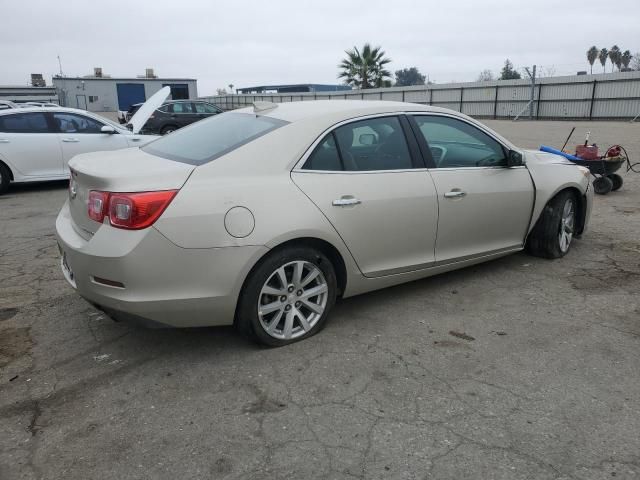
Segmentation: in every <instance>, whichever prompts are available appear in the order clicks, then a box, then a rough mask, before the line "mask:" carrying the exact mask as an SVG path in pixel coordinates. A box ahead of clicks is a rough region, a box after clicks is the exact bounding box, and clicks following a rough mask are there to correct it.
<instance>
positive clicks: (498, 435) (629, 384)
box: [0, 121, 640, 480]
mask: <svg viewBox="0 0 640 480" xmlns="http://www.w3.org/2000/svg"><path fill="white" fill-rule="evenodd" d="M487 123H488V124H489V125H490V126H492V127H493V128H495V129H496V130H498V131H499V132H501V133H503V134H504V135H505V136H507V137H509V138H510V139H512V140H513V141H514V142H515V143H517V144H519V145H522V146H525V147H533V148H535V147H537V146H538V145H539V144H540V143H547V144H551V145H556V146H559V145H562V143H563V142H564V137H565V136H566V135H567V133H568V131H569V129H570V127H571V126H572V125H576V126H577V129H576V133H575V136H574V142H577V141H579V140H580V138H584V137H583V135H584V133H585V132H586V130H590V131H591V139H592V140H594V141H596V142H597V143H599V144H600V145H602V146H604V144H612V143H622V144H623V145H625V146H627V148H628V151H629V153H630V154H631V155H632V157H633V158H635V159H636V160H640V135H639V134H640V124H635V125H632V124H629V123H621V122H620V123H613V122H611V123H607V122H591V123H587V122H575V123H570V122H533V123H529V122H518V123H513V122H505V121H493V122H491V121H490V122H487ZM574 142H572V143H574ZM623 177H624V180H625V185H624V186H623V187H622V190H621V191H620V192H617V193H612V194H609V195H608V196H597V197H596V202H595V208H594V212H593V217H592V223H591V229H590V231H589V232H588V233H587V234H585V235H584V237H583V239H582V240H580V241H577V242H575V243H574V245H573V249H572V251H571V252H570V254H569V255H568V256H566V257H565V258H563V259H560V260H556V261H549V260H543V259H538V258H533V257H529V256H527V255H526V254H517V255H512V256H509V257H506V258H503V259H500V260H497V261H493V262H491V263H486V264H483V265H479V266H475V267H471V268H467V269H465V270H461V271H457V272H452V273H449V274H445V275H440V276H437V277H433V278H430V279H426V280H422V281H418V282H414V283H410V284H406V285H402V286H399V287H395V288H391V289H388V290H384V291H380V292H375V293H371V294H367V295H363V296H360V297H356V298H352V299H348V300H345V301H342V302H340V303H339V304H338V305H337V306H336V308H335V310H334V312H333V317H332V319H331V321H330V322H329V324H328V326H327V328H326V329H325V330H324V331H323V332H321V333H320V334H319V335H316V336H315V337H313V338H311V339H309V340H307V341H304V342H301V343H297V344H294V345H291V346H288V347H285V348H280V349H265V348H261V347H258V346H255V345H253V344H250V343H248V342H247V341H245V340H244V339H243V338H241V337H240V336H238V335H237V334H236V333H235V332H234V331H233V329H231V328H210V329H197V330H144V329H138V328H133V327H130V326H128V325H125V324H119V323H114V322H112V321H111V320H109V319H108V318H105V317H104V316H103V315H102V314H100V313H99V312H97V311H96V310H94V309H93V308H92V307H90V306H89V305H88V304H87V303H85V302H84V301H83V300H82V299H80V298H79V297H78V296H77V295H76V294H75V293H74V292H73V291H72V290H71V288H70V287H68V286H67V284H66V282H65V281H64V279H63V277H62V274H61V272H60V269H59V259H58V253H57V247H56V242H55V237H54V220H55V217H56V214H57V212H58V210H59V208H60V207H61V205H62V203H63V202H64V200H65V197H66V194H67V192H66V185H65V184H60V183H53V184H51V183H48V184H40V185H29V186H20V187H16V188H13V189H12V190H11V191H10V192H9V193H8V194H7V195H5V196H2V197H0V432H1V433H0V478H2V479H3V480H10V479H36V478H37V479H59V478H64V479H118V480H120V479H125V478H126V479H138V478H139V479H143V478H156V479H176V478H180V479H183V480H186V479H201V478H211V479H262V478H278V479H280V478H291V479H316V478H322V479H354V478H366V479H389V478H403V479H414V478H415V479H429V478H433V479H456V480H459V479H467V478H468V479H509V480H515V479H603V478H613V477H615V478H616V479H637V478H639V477H640V374H639V368H638V367H639V366H640V295H638V292H639V291H640V276H639V275H640V175H633V174H631V173H627V174H623Z"/></svg>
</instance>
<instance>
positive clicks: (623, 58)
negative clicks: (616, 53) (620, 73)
mask: <svg viewBox="0 0 640 480" xmlns="http://www.w3.org/2000/svg"><path fill="white" fill-rule="evenodd" d="M632 58H633V55H631V52H630V51H629V50H625V51H624V52H623V53H622V55H620V63H621V64H622V66H623V67H624V68H629V64H630V63H631V59H632Z"/></svg>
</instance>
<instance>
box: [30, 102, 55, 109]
mask: <svg viewBox="0 0 640 480" xmlns="http://www.w3.org/2000/svg"><path fill="white" fill-rule="evenodd" d="M22 106H24V107H27V106H29V107H47V108H50V107H59V106H60V105H58V104H57V103H51V102H24V103H23V104H22Z"/></svg>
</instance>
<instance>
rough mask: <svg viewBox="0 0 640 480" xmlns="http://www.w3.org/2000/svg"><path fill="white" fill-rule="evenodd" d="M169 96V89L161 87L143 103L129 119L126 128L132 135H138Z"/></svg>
mask: <svg viewBox="0 0 640 480" xmlns="http://www.w3.org/2000/svg"><path fill="white" fill-rule="evenodd" d="M170 94H171V89H170V88H169V87H163V88H162V89H160V90H159V91H158V92H156V93H154V94H153V95H152V96H151V98H149V100H147V101H146V102H144V103H143V104H142V106H141V107H140V108H139V109H138V111H137V112H136V113H135V114H134V115H133V116H132V117H131V119H130V120H129V123H128V124H127V126H128V127H129V129H130V130H131V131H132V132H133V133H138V132H140V130H142V127H144V124H145V123H147V120H149V117H150V116H151V115H152V114H153V112H155V111H156V109H157V108H159V107H160V106H161V105H162V104H163V103H164V101H165V100H166V99H167V98H168V97H169V95H170Z"/></svg>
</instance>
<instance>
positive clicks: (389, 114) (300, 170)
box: [291, 110, 526, 174]
mask: <svg viewBox="0 0 640 480" xmlns="http://www.w3.org/2000/svg"><path fill="white" fill-rule="evenodd" d="M401 115H411V116H421V115H430V116H435V117H449V118H453V119H455V120H460V121H461V122H464V123H466V124H468V125H469V126H471V127H475V128H477V129H478V130H480V131H481V132H482V133H484V134H485V135H487V136H489V137H490V138H492V139H493V140H495V141H496V142H498V144H500V145H501V146H502V147H503V148H505V149H506V150H507V151H509V150H516V151H518V152H520V153H521V154H522V155H523V158H524V153H523V152H522V150H520V149H517V148H514V145H507V144H505V143H504V141H503V140H501V139H499V138H497V137H496V136H495V135H494V134H493V133H491V132H490V131H487V130H486V127H485V126H484V125H482V124H480V123H474V122H469V121H468V120H467V119H466V118H464V117H462V116H460V115H459V114H456V113H455V112H452V113H448V112H427V111H423V110H418V111H415V110H413V111H412V110H403V111H397V112H385V113H372V114H368V115H362V116H359V117H352V118H348V119H346V120H342V121H340V122H338V123H335V124H333V125H331V126H329V127H327V128H326V129H325V130H323V132H322V133H321V134H320V135H319V136H318V137H317V138H316V139H315V140H314V142H313V143H312V144H311V145H310V146H309V147H308V148H307V149H306V150H305V152H304V153H303V154H302V157H300V159H299V160H298V161H297V162H295V164H294V166H293V167H292V168H291V172H297V173H320V174H325V173H329V174H336V173H349V174H362V173H391V172H407V171H410V172H415V171H427V172H428V171H431V170H441V171H448V170H478V169H503V168H509V167H506V166H500V165H496V166H483V167H446V168H438V167H433V168H429V167H427V168H411V169H400V170H361V171H348V170H305V169H303V168H302V166H303V165H304V164H305V162H306V161H307V159H308V158H309V157H310V156H311V154H312V153H313V151H314V150H315V148H316V147H317V146H318V144H320V142H322V140H324V138H325V137H326V136H327V135H328V134H329V133H331V132H333V131H334V130H335V129H337V128H339V127H342V126H343V125H347V124H349V123H354V122H359V121H361V120H367V119H370V118H382V117H398V116H401ZM514 168H526V166H525V165H521V166H519V167H511V168H510V169H514Z"/></svg>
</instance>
